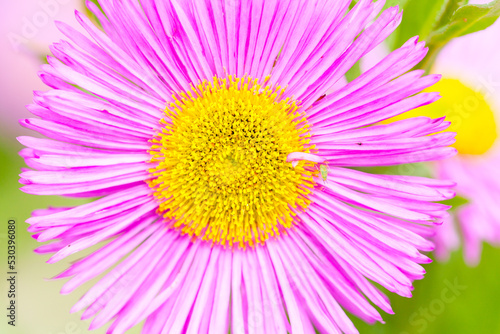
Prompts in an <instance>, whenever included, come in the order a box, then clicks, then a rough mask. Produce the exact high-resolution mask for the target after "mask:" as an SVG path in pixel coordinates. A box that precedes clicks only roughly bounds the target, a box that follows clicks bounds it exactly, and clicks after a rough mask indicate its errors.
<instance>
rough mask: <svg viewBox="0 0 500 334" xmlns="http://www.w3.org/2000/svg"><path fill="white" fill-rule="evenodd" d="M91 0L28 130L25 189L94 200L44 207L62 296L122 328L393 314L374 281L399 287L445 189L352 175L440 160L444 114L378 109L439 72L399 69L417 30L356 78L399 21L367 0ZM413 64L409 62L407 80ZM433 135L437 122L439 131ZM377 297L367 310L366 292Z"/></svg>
mask: <svg viewBox="0 0 500 334" xmlns="http://www.w3.org/2000/svg"><path fill="white" fill-rule="evenodd" d="M350 3H351V1H350V0H349V1H345V0H337V1H329V0H318V1H309V0H308V1H306V0H303V1H301V0H292V1H278V0H266V1H262V0H241V1H240V0H230V1H220V0H217V1H194V0H168V1H167V0H166V1H155V0H144V1H140V2H138V1H132V0H122V1H101V2H100V6H101V8H102V12H101V11H100V9H99V8H98V7H97V6H96V5H94V4H93V3H91V2H88V3H87V6H88V7H89V9H90V10H91V11H92V12H93V13H94V14H95V15H96V17H97V18H98V19H99V20H100V22H101V24H102V27H103V30H104V31H101V30H100V29H98V28H96V27H95V26H94V25H93V24H92V23H91V21H90V20H89V19H88V18H86V17H85V16H83V15H82V14H80V13H78V12H77V13H76V17H77V19H78V21H79V22H80V24H81V26H82V27H83V30H84V31H85V33H81V32H79V31H77V30H75V29H73V28H71V27H70V26H68V25H65V24H63V23H58V26H59V28H60V29H61V31H62V32H63V33H64V34H65V35H66V36H67V38H68V39H69V40H70V41H71V42H67V41H61V42H59V43H56V44H54V45H52V48H51V49H52V53H53V55H54V57H49V58H48V62H49V64H48V65H45V66H43V67H42V70H41V72H40V77H41V78H42V80H43V81H44V82H45V83H46V84H47V85H48V86H50V87H51V88H52V89H51V90H49V91H47V92H35V94H34V103H33V104H32V105H30V106H29V110H30V111H31V112H32V113H33V114H34V115H36V116H38V117H39V118H33V119H26V120H22V121H21V123H22V125H23V126H25V127H27V128H30V129H32V130H35V131H37V132H39V133H41V134H43V135H45V136H46V137H48V138H49V139H38V138H32V137H20V138H19V141H20V142H21V143H22V144H24V145H25V146H26V148H25V149H23V150H22V151H21V155H22V156H23V157H24V158H25V160H26V163H27V165H28V166H29V167H30V168H31V169H29V170H25V171H23V173H22V174H21V182H22V183H23V184H25V186H24V187H23V188H22V189H23V191H25V192H27V193H30V194H37V195H62V196H76V197H92V198H93V197H97V198H98V199H95V200H93V201H92V202H89V203H88V204H84V205H81V206H78V207H73V208H49V209H45V210H39V211H36V212H35V213H34V214H33V217H31V218H30V219H29V220H28V223H29V224H30V227H29V231H31V232H34V233H35V234H34V237H35V238H36V239H37V240H38V241H40V242H44V241H52V240H53V242H51V243H49V244H46V245H43V246H41V247H39V248H38V249H37V250H36V251H37V252H38V253H54V254H53V255H52V256H51V257H50V259H49V260H48V262H49V263H54V262H57V261H60V260H62V259H64V258H66V257H68V256H70V255H73V254H75V253H78V252H80V251H83V250H85V249H88V248H91V247H94V248H93V249H94V252H93V253H91V254H90V255H88V256H85V257H84V258H82V259H80V260H77V261H76V262H74V263H72V265H71V266H70V267H69V268H68V269H67V270H65V271H64V272H62V273H61V274H59V275H58V276H56V278H70V279H69V280H68V281H67V282H66V283H65V284H64V286H63V288H62V293H70V292H71V291H73V290H74V289H75V288H77V287H79V286H80V285H82V284H83V283H85V282H87V281H89V280H92V279H94V278H97V277H99V278H98V280H96V281H95V284H94V285H93V287H91V288H90V289H89V291H88V292H87V293H86V294H85V295H84V296H83V297H82V298H81V300H80V301H79V302H78V303H77V304H76V305H75V306H74V307H73V309H72V310H71V311H72V312H78V311H83V314H82V318H83V319H88V318H91V317H93V320H92V322H91V325H90V328H91V329H95V328H98V327H101V326H103V325H105V324H107V323H108V322H111V325H110V327H109V329H108V332H109V333H124V332H125V331H126V330H127V329H129V328H131V327H133V326H135V325H137V324H139V323H141V322H143V321H144V325H143V331H144V332H145V333H227V332H228V331H231V333H287V332H289V333H294V334H296V333H314V331H315V329H316V330H318V331H319V332H321V333H357V330H356V328H355V327H354V326H353V324H352V322H351V321H350V319H349V318H348V317H347V315H346V313H345V311H348V312H350V313H351V314H353V315H355V316H357V317H359V318H361V319H363V320H365V321H367V322H369V323H373V322H376V321H382V318H381V316H380V314H379V313H378V311H377V309H376V308H375V306H377V307H379V308H380V309H381V310H383V311H385V312H388V313H392V310H391V307H390V305H389V301H388V298H387V297H386V296H385V295H384V294H383V293H382V292H381V291H380V290H378V289H377V288H376V287H375V286H374V285H372V282H376V283H378V284H379V285H380V286H382V287H384V288H386V289H387V290H388V291H391V292H394V293H397V294H399V295H401V296H405V297H410V296H411V290H412V281H413V280H415V279H420V278H422V277H423V274H424V269H423V268H422V267H421V266H420V264H423V263H428V262H429V258H427V257H426V256H425V255H422V254H421V253H420V252H421V251H431V250H432V249H433V244H432V243H431V242H430V241H428V240H426V239H425V238H423V237H422V236H421V235H420V234H421V233H423V232H422V231H424V230H427V229H429V228H430V227H431V226H433V225H435V224H439V223H440V222H441V220H442V219H443V217H445V216H446V209H447V208H448V207H447V206H446V205H443V204H439V203H434V202H436V201H442V200H445V199H449V198H451V197H453V196H454V193H453V191H452V190H450V188H451V187H452V186H453V183H451V182H448V181H441V180H432V179H426V178H419V177H411V176H382V175H371V174H367V173H364V172H361V171H357V170H354V169H349V168H346V167H362V166H379V165H393V164H401V163H409V162H418V161H428V160H434V159H442V158H446V157H449V156H451V155H453V154H455V149H454V148H451V147H447V146H448V145H450V144H452V143H453V142H454V138H453V137H454V134H453V133H438V132H440V131H442V130H444V129H446V128H447V127H448V125H449V123H448V122H445V121H444V119H443V118H437V119H432V118H428V117H418V118H412V119H407V120H403V121H399V122H394V123H391V124H387V125H380V124H377V123H379V122H380V121H382V120H385V119H388V118H391V117H394V116H396V115H399V114H402V113H404V112H406V111H409V110H411V109H413V108H417V107H419V106H423V105H427V104H430V103H432V102H434V101H435V100H437V99H438V98H439V96H438V93H433V92H430V93H421V94H419V92H421V91H422V90H423V89H425V88H427V87H429V86H431V85H433V84H434V83H436V82H437V81H438V80H439V76H438V75H431V76H423V72H422V71H412V72H408V71H409V70H410V69H411V68H412V67H414V66H415V65H416V64H417V63H419V62H420V61H421V60H422V59H423V58H424V56H425V54H426V52H427V50H426V48H425V46H424V44H423V43H419V42H418V40H417V38H412V39H410V40H409V41H408V42H407V43H406V44H404V45H403V46H402V47H401V48H400V49H398V50H396V51H394V52H393V53H391V54H390V55H388V56H387V57H385V58H384V59H383V60H382V61H380V62H379V63H378V64H376V66H373V68H371V69H370V70H369V71H367V72H365V73H364V74H362V75H361V76H359V77H358V78H357V79H355V80H354V81H352V82H350V83H349V84H345V82H344V79H343V78H344V75H345V73H346V72H347V71H348V70H349V69H350V68H351V67H352V66H353V65H354V64H355V63H356V62H357V61H358V60H359V59H360V58H361V57H363V56H364V55H365V54H366V53H367V52H369V51H370V50H372V49H373V48H374V47H375V46H377V45H378V44H380V43H381V42H383V41H384V39H385V38H386V37H387V36H389V34H391V32H392V31H393V30H394V29H395V28H396V27H397V26H398V24H399V23H400V20H401V13H400V12H399V9H398V8H397V7H394V8H390V9H387V10H385V11H383V12H382V13H380V12H381V10H382V8H383V6H384V1H377V2H372V1H365V0H360V1H358V3H357V4H356V6H354V8H353V9H352V10H349V5H350ZM407 72H408V73H407ZM436 133H437V134H436ZM370 301H371V302H370Z"/></svg>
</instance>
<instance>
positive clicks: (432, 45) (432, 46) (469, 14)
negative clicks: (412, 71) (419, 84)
mask: <svg viewBox="0 0 500 334" xmlns="http://www.w3.org/2000/svg"><path fill="white" fill-rule="evenodd" d="M499 16H500V1H499V0H495V1H492V2H490V3H488V4H486V5H464V6H460V7H459V8H458V9H457V10H455V11H454V13H453V15H451V18H450V19H449V21H448V22H447V24H445V25H444V26H442V27H440V28H439V29H437V30H435V31H433V32H432V33H431V34H430V35H429V36H428V37H427V47H428V48H429V53H428V54H427V57H426V59H424V61H422V63H421V64H420V65H419V67H420V68H422V69H424V70H426V71H427V72H430V70H431V69H432V65H433V64H434V61H435V60H436V58H437V56H438V54H439V52H441V50H442V49H443V47H445V46H446V44H448V43H449V42H450V41H451V40H453V39H454V38H456V37H460V36H464V35H467V34H470V33H473V32H476V31H480V30H484V29H486V28H488V27H489V26H490V25H492V24H493V23H495V21H496V20H497V19H498V17H499Z"/></svg>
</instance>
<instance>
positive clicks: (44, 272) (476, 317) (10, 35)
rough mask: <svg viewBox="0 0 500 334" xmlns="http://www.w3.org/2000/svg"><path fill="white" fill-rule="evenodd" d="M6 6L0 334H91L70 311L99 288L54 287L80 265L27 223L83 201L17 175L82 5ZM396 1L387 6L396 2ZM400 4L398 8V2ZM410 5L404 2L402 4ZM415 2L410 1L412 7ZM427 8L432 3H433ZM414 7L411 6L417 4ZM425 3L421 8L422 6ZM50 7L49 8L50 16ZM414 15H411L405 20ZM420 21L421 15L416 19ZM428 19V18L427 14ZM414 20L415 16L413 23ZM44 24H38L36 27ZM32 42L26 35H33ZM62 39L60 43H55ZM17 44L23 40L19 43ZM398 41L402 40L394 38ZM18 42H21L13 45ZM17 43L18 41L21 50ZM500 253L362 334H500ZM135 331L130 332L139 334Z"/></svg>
mask: <svg viewBox="0 0 500 334" xmlns="http://www.w3.org/2000/svg"><path fill="white" fill-rule="evenodd" d="M0 1H1V2H0V3H1V9H2V11H1V12H0V13H1V17H0V28H1V29H0V35H2V37H5V38H2V39H1V41H0V48H1V49H2V50H3V51H2V52H1V53H0V66H1V70H2V72H1V73H2V75H1V79H0V80H1V81H0V94H1V100H0V101H2V102H1V108H0V115H1V118H0V133H1V135H0V191H1V194H0V199H1V200H0V212H1V217H0V221H1V222H2V223H1V224H0V226H1V230H0V239H1V245H0V262H1V263H2V265H1V266H0V268H1V269H0V270H1V271H2V277H3V279H2V285H1V297H0V305H1V309H2V310H4V311H3V313H4V314H6V307H7V303H8V299H7V284H6V283H7V282H6V276H7V274H6V272H7V271H8V270H7V247H6V238H5V237H6V233H7V221H8V219H11V218H14V219H15V220H16V221H17V271H18V286H17V297H18V298H17V305H18V310H17V311H18V312H17V323H16V327H15V328H13V327H11V326H8V325H7V320H8V319H7V317H6V316H5V315H3V316H2V321H1V322H0V333H7V334H77V333H87V332H88V330H87V328H88V325H89V323H90V322H89V321H81V320H80V319H79V317H80V314H79V313H77V314H69V310H70V308H71V306H72V305H73V304H74V303H75V302H76V301H77V300H78V299H79V298H80V296H81V295H83V293H84V292H85V291H86V290H87V289H88V287H89V286H90V285H92V284H93V282H95V281H91V282H90V283H88V284H86V285H84V286H82V287H80V288H79V289H78V290H77V291H75V292H74V293H72V294H70V295H64V296H63V295H60V294H59V290H60V288H61V287H62V285H63V283H64V281H65V280H63V281H57V280H49V278H50V277H53V276H55V275H56V274H58V273H59V272H61V271H62V270H63V269H64V268H66V267H67V266H68V264H69V263H70V261H73V260H75V259H77V258H78V257H79V256H82V255H81V254H80V255H75V256H74V257H73V258H70V259H69V260H68V261H62V262H60V263H57V264H46V263H45V261H46V260H47V259H48V257H49V256H48V255H46V256H40V255H37V254H35V253H33V249H34V248H36V247H37V246H38V243H37V242H36V241H35V240H34V239H32V238H31V237H30V235H29V233H27V231H26V228H27V224H26V223H24V221H25V220H26V219H27V218H28V217H29V216H30V213H31V212H32V211H33V210H34V209H37V208H45V207H47V206H49V205H50V206H70V205H77V204H80V203H83V200H75V199H67V198H58V197H37V196H32V195H27V194H24V193H22V192H21V191H19V190H18V188H19V184H18V174H19V173H20V168H21V167H24V163H23V161H22V159H21V158H20V157H19V156H18V155H17V152H18V151H19V150H20V149H21V147H20V145H19V144H18V143H17V141H16V140H15V137H16V136H18V135H21V134H26V133H28V132H27V131H26V130H23V129H21V128H20V127H19V126H18V125H17V119H18V118H22V117H27V116H28V114H27V111H26V110H25V108H24V105H26V104H28V103H30V101H31V94H32V90H34V89H43V85H41V83H40V82H39V80H38V78H37V77H36V71H37V67H38V64H39V63H40V60H39V55H40V54H43V53H47V52H48V50H47V45H48V44H49V42H51V41H56V40H57V38H58V37H59V35H57V33H56V32H55V27H54V25H53V23H52V21H53V20H64V21H66V22H70V23H72V24H74V19H73V18H72V11H73V9H74V8H78V7H79V8H81V1H76V0H73V1H69V0H59V1H56V0H54V1H52V2H51V3H52V4H53V6H52V7H43V6H41V5H40V2H38V1H33V0H22V1H16V2H13V1H10V2H9V1H7V0H0ZM397 2H398V1H391V2H390V3H391V4H392V3H397ZM399 2H401V1H399ZM403 2H407V1H403ZM410 2H411V1H410ZM425 3H429V2H428V1H427V2H425ZM414 4H415V2H413V5H414ZM422 4H424V2H423V3H422ZM47 8H48V9H47ZM42 12H44V13H46V14H47V15H46V16H47V17H48V19H50V20H48V21H47V22H46V23H44V24H40V25H37V26H35V29H34V30H33V29H31V30H32V31H31V34H27V32H30V31H29V28H30V27H29V26H28V25H29V24H27V23H26V22H28V23H29V22H30V20H31V21H32V20H33V18H34V17H36V15H41V14H40V13H42ZM407 15H409V14H407ZM419 15H420V14H419ZM422 15H423V14H422ZM412 19H413V20H414V19H415V16H413V17H412ZM39 23H41V22H39ZM28 35H29V36H28ZM56 36H57V37H56ZM18 37H21V39H19V38H18ZM396 37H397V36H396ZM16 38H18V39H16ZM16 42H19V43H18V44H16ZM499 264H500V249H495V248H492V247H490V246H485V248H484V253H483V257H482V261H481V263H480V265H479V266H478V267H475V268H469V267H467V266H466V265H465V264H464V261H463V259H462V254H461V251H457V252H455V253H453V254H452V257H451V259H450V260H449V262H447V263H437V262H434V263H432V264H429V265H426V266H425V268H426V270H427V274H426V278H425V279H424V280H423V281H418V282H416V283H415V292H414V297H413V298H411V299H405V298H401V297H399V296H395V295H390V298H391V300H392V304H393V309H394V311H395V313H396V314H395V315H386V314H384V315H383V317H384V319H385V321H386V324H376V325H368V324H365V323H363V322H361V321H359V320H357V319H353V321H354V322H355V324H356V326H357V328H358V329H359V330H360V332H361V333H374V334H385V333H390V334H414V333H429V334H433V333H436V334H437V333H439V334H441V333H460V334H476V333H487V334H490V333H493V334H495V333H499V334H500V284H499V277H500V265H499ZM138 332H139V329H138V328H136V329H134V330H132V331H130V333H138ZM93 333H105V329H100V330H96V331H93Z"/></svg>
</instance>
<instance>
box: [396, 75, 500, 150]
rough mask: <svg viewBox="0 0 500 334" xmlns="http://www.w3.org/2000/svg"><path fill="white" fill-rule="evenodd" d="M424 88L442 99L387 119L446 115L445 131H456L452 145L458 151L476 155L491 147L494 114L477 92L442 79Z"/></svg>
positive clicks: (495, 132) (493, 135)
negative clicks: (448, 125)
mask: <svg viewBox="0 0 500 334" xmlns="http://www.w3.org/2000/svg"><path fill="white" fill-rule="evenodd" d="M427 91H438V92H440V94H441V96H442V98H441V99H440V100H438V101H437V102H434V103H432V104H430V105H427V106H424V107H421V108H417V109H413V110H411V111H409V112H407V113H404V114H403V115H400V116H398V117H396V118H392V119H390V121H394V120H398V119H404V118H405V119H406V118H411V117H417V116H427V117H431V118H439V117H442V116H446V120H447V121H450V122H451V125H450V127H449V128H448V129H447V130H446V131H452V132H456V133H457V136H456V139H457V141H456V143H455V144H454V145H453V146H454V147H455V148H456V149H457V151H458V152H459V153H460V154H471V155H480V154H484V153H486V152H487V151H488V150H489V149H490V148H491V147H492V146H493V143H494V142H495V140H496V139H497V136H498V134H497V125H496V122H495V115H494V113H493V110H492V108H491V107H490V105H489V104H488V102H487V101H486V99H485V98H484V96H483V95H482V94H481V93H479V92H475V91H474V90H472V89H471V88H469V87H467V86H466V85H464V84H463V83H462V82H460V81H459V80H456V79H442V80H441V81H439V82H438V83H437V84H436V85H434V86H432V87H430V88H428V89H427Z"/></svg>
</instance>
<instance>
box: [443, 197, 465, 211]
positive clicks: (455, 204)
mask: <svg viewBox="0 0 500 334" xmlns="http://www.w3.org/2000/svg"><path fill="white" fill-rule="evenodd" d="M439 203H441V204H445V205H449V206H451V207H452V208H451V210H456V209H458V208H459V207H461V206H462V205H465V204H467V203H469V200H468V199H467V198H465V197H462V196H458V195H457V196H455V197H453V198H452V199H448V200H446V201H441V202H439Z"/></svg>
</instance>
